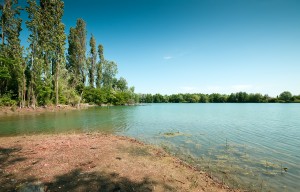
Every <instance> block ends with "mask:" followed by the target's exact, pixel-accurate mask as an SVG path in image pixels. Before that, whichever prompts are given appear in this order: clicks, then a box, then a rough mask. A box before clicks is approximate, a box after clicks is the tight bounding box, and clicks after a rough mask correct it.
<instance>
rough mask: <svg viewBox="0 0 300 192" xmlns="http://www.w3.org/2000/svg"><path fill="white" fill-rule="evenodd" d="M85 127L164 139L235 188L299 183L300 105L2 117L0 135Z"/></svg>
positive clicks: (287, 187) (155, 107)
mask: <svg viewBox="0 0 300 192" xmlns="http://www.w3.org/2000/svg"><path fill="white" fill-rule="evenodd" d="M90 131H104V132H112V133H116V134H121V135H128V136H131V137H136V138H138V139H140V140H143V141H146V142H149V143H152V144H157V145H161V146H163V147H166V149H167V150H170V151H171V152H172V153H174V154H176V155H178V156H180V157H183V158H185V160H186V161H188V162H190V163H193V164H195V165H196V166H198V167H200V168H201V169H203V170H206V171H207V172H209V173H212V175H215V176H218V178H219V179H220V180H223V181H224V182H226V183H229V184H230V185H231V186H233V187H246V188H247V189H253V190H259V191H268V190H271V191H299V189H300V182H299V181H300V105H299V104H152V105H147V106H136V107H110V108H101V107H96V108H92V109H88V110H82V111H70V112H58V113H43V114H35V115H22V116H7V117H0V136H8V135H24V134H39V133H58V132H90ZM164 133H178V134H177V135H175V136H174V137H167V136H166V135H165V134H164ZM0 139H1V137H0Z"/></svg>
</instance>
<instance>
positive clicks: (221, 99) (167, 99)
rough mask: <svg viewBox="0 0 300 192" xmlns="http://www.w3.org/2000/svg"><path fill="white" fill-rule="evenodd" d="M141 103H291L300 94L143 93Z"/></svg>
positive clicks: (286, 92)
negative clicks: (274, 95) (275, 95)
mask: <svg viewBox="0 0 300 192" xmlns="http://www.w3.org/2000/svg"><path fill="white" fill-rule="evenodd" d="M139 98H140V102H141V103H278V102H280V103H283V102H285V103H289V102H300V95H298V96H296V95H295V96H293V95H292V94H291V93H290V92H288V91H285V92H282V93H281V94H280V95H279V96H277V97H275V98H274V97H270V96H268V95H262V94H260V93H255V94H253V93H250V94H248V93H246V92H238V93H231V94H230V95H226V94H219V93H212V94H201V93H199V94H190V93H186V94H173V95H161V94H154V95H152V94H141V95H140V96H139Z"/></svg>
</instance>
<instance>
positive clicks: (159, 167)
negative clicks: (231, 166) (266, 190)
mask: <svg viewBox="0 0 300 192" xmlns="http://www.w3.org/2000/svg"><path fill="white" fill-rule="evenodd" d="M0 162H1V164H0V191H26V190H28V189H30V191H231V190H230V189H228V187H226V186H223V185H222V184H220V183H216V182H215V181H213V180H212V179H211V178H210V177H209V176H208V175H207V174H206V173H204V172H201V171H197V170H196V169H194V168H193V167H192V166H189V165H187V164H185V163H184V162H182V161H180V160H179V159H177V158H175V157H172V156H170V155H168V154H167V153H165V152H164V151H163V150H162V149H159V148H155V147H153V146H149V145H146V144H143V143H141V142H139V141H137V140H134V139H130V138H127V137H122V136H115V135H104V134H98V133H93V134H68V135H66V134H64V135H35V136H17V137H1V138H0Z"/></svg>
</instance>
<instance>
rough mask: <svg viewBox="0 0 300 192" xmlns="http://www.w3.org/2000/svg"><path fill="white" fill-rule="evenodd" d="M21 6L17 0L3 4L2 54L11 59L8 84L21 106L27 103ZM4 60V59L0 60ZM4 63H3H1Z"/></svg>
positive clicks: (6, 1) (8, 0)
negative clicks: (21, 38) (21, 36)
mask: <svg viewBox="0 0 300 192" xmlns="http://www.w3.org/2000/svg"><path fill="white" fill-rule="evenodd" d="M20 10H21V7H20V6H18V1H17V0H5V1H4V4H3V5H1V17H0V19H1V40H2V44H1V56H2V57H3V58H7V59H9V60H10V61H11V62H9V65H8V66H6V67H7V69H8V70H9V73H10V76H11V77H12V78H10V81H8V84H7V85H6V86H7V87H8V89H9V90H11V91H12V92H13V95H18V96H17V98H18V100H19V104H20V107H22V106H24V104H25V91H26V90H25V87H26V86H25V85H26V81H25V75H24V70H25V62H24V59H23V47H22V46H21V40H20V32H21V30H22V28H21V24H22V19H21V18H20ZM0 62H3V61H0ZM1 65H2V64H1Z"/></svg>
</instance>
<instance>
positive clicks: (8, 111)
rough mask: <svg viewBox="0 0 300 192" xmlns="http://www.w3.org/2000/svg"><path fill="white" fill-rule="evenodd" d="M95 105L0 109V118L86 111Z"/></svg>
mask: <svg viewBox="0 0 300 192" xmlns="http://www.w3.org/2000/svg"><path fill="white" fill-rule="evenodd" d="M94 106H95V105H89V104H81V105H80V106H74V107H73V106H70V105H58V106H54V105H51V106H43V107H36V108H32V107H24V108H20V107H16V106H12V107H0V117H1V116H7V115H25V114H36V113H44V112H57V111H71V110H80V109H87V108H89V107H94Z"/></svg>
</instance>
